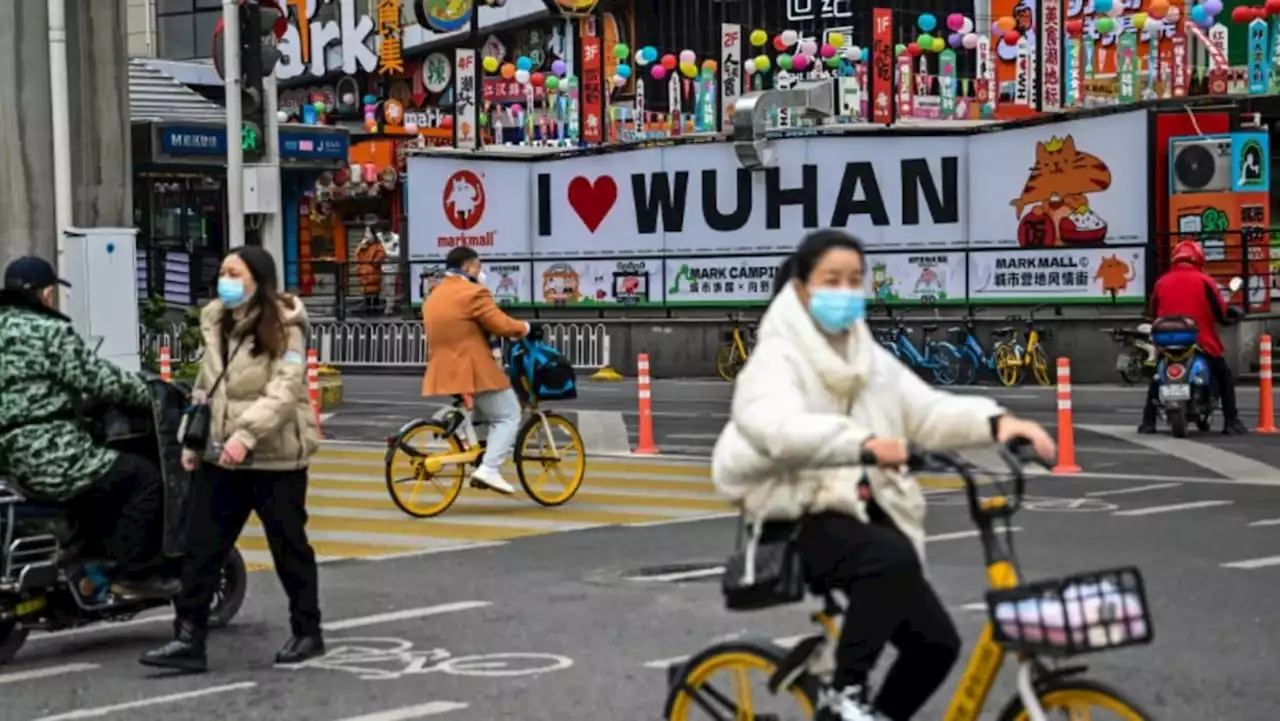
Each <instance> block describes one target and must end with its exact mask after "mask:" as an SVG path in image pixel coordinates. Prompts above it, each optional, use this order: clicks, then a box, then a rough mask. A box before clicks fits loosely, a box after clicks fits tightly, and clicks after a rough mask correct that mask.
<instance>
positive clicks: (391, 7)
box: [378, 0, 404, 75]
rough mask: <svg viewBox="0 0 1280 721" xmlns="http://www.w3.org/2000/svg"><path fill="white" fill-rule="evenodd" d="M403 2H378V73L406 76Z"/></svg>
mask: <svg viewBox="0 0 1280 721" xmlns="http://www.w3.org/2000/svg"><path fill="white" fill-rule="evenodd" d="M400 5H401V0H378V72H379V73H381V74H382V75H404V56H403V55H402V53H401V47H400V10H401V7H400Z"/></svg>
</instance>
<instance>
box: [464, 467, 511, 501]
mask: <svg viewBox="0 0 1280 721" xmlns="http://www.w3.org/2000/svg"><path fill="white" fill-rule="evenodd" d="M471 486H472V487H473V488H488V489H489V490H491V491H497V492H498V493H504V494H506V495H508V496H509V495H511V494H513V493H515V492H516V488H515V486H513V485H511V484H510V483H507V479H505V478H503V477H502V473H501V472H499V471H495V470H493V469H492V468H485V467H484V466H480V467H479V468H477V469H476V470H475V472H474V473H472V474H471Z"/></svg>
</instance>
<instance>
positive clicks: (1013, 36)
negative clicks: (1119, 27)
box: [1004, 18, 1106, 45]
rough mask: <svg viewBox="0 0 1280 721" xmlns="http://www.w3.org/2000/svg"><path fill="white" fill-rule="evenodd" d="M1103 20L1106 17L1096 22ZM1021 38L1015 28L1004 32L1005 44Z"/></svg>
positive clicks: (1014, 43)
mask: <svg viewBox="0 0 1280 721" xmlns="http://www.w3.org/2000/svg"><path fill="white" fill-rule="evenodd" d="M1103 20H1106V18H1102V19H1100V20H1098V22H1102V21H1103ZM1021 39H1022V33H1020V32H1018V31H1017V30H1010V31H1008V32H1006V33H1005V34H1004V44H1005V45H1017V44H1018V41H1019V40H1021Z"/></svg>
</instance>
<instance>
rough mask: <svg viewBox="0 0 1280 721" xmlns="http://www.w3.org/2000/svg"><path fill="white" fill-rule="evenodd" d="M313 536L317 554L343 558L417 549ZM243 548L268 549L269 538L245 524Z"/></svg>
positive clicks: (313, 546) (312, 543) (242, 540)
mask: <svg viewBox="0 0 1280 721" xmlns="http://www.w3.org/2000/svg"><path fill="white" fill-rule="evenodd" d="M309 535H310V536H311V538H312V542H311V547H312V548H313V549H315V552H316V555H317V556H339V557H341V558H364V557H365V556H379V555H382V554H385V553H403V552H405V551H414V550H417V549H416V548H414V547H413V546H389V545H381V544H373V543H343V542H339V541H321V540H316V534H314V533H309ZM236 545H237V546H238V547H240V548H241V549H247V550H250V551H267V550H270V547H269V546H268V545H267V539H266V538H264V537H262V536H259V535H257V533H256V532H255V531H254V527H253V526H252V525H249V526H245V529H244V533H242V534H240V541H239V542H238V543H236Z"/></svg>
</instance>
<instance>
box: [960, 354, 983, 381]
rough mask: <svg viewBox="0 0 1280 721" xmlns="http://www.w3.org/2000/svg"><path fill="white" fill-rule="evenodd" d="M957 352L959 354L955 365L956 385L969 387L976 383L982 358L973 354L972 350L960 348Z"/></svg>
mask: <svg viewBox="0 0 1280 721" xmlns="http://www.w3.org/2000/svg"><path fill="white" fill-rule="evenodd" d="M957 352H958V353H959V354H960V360H959V362H958V363H957V364H956V385H959V386H971V385H973V384H974V383H977V382H978V370H979V367H980V366H981V365H982V358H981V357H980V356H979V355H978V354H977V353H974V352H973V349H972V348H960V349H958V350H957Z"/></svg>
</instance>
